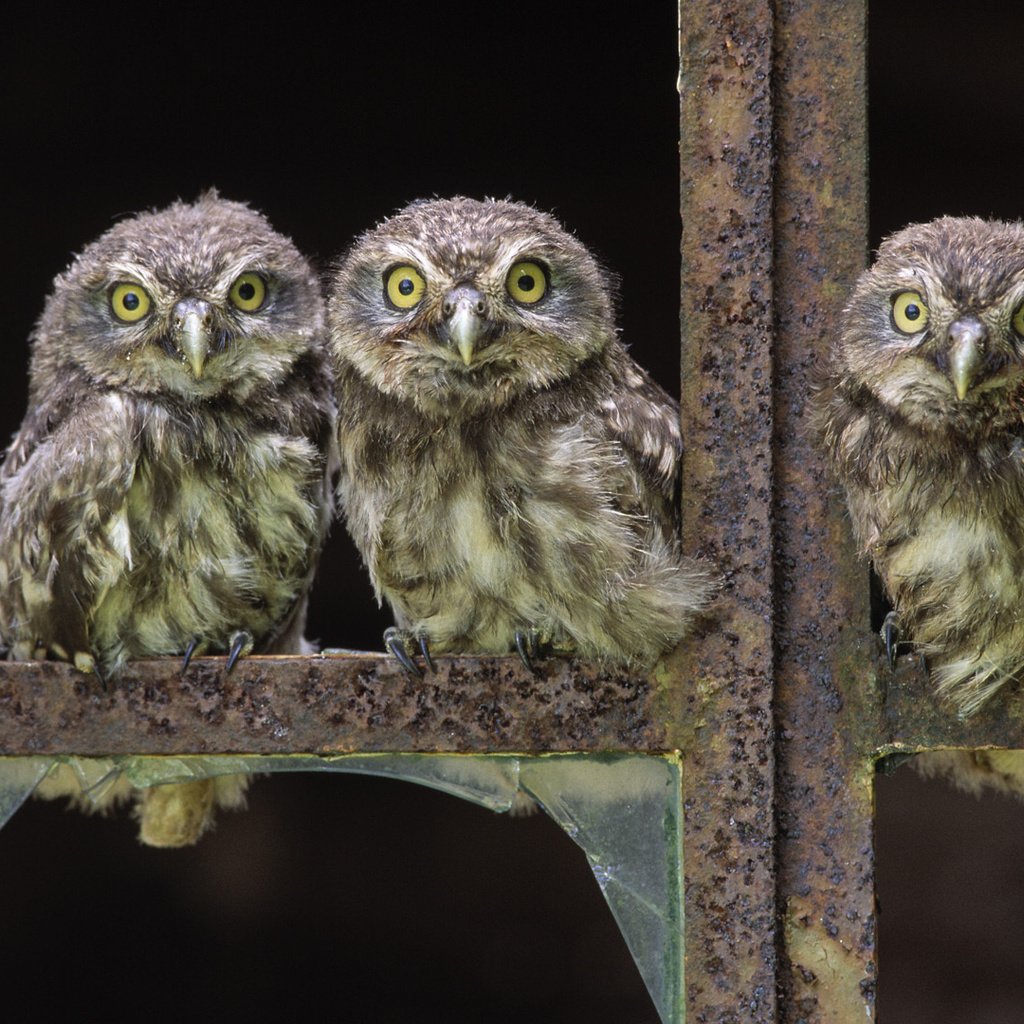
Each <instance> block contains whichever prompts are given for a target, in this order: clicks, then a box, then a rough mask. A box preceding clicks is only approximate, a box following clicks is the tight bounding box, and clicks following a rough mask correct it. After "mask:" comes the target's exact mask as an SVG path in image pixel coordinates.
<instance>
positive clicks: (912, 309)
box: [903, 302, 921, 320]
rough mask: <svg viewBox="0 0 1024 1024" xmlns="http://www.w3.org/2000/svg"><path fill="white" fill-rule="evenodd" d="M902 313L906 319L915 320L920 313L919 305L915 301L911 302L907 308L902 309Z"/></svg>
mask: <svg viewBox="0 0 1024 1024" xmlns="http://www.w3.org/2000/svg"><path fill="white" fill-rule="evenodd" d="M903 315H904V316H905V317H906V318H907V319H908V320H916V319H917V318H918V317H919V316H920V315H921V307H920V306H918V305H917V304H916V303H914V302H911V303H910V304H909V305H908V306H907V308H906V309H905V310H903Z"/></svg>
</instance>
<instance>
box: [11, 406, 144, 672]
mask: <svg viewBox="0 0 1024 1024" xmlns="http://www.w3.org/2000/svg"><path fill="white" fill-rule="evenodd" d="M72 409H73V411H72ZM137 436H138V430H137V429H136V425H135V424H134V416H133V410H132V409H130V408H129V407H128V406H127V405H126V403H125V402H124V401H123V400H122V399H121V398H119V397H117V396H115V395H94V396H90V397H88V398H86V399H85V400H84V401H81V402H80V404H79V405H77V406H74V405H73V403H69V402H65V403H64V405H63V407H61V406H59V405H56V404H54V405H49V406H46V407H40V408H38V409H35V410H32V411H30V414H29V415H28V416H27V417H26V420H25V423H24V424H23V426H22V429H21V431H20V432H19V433H18V435H17V436H16V437H15V439H14V441H13V443H12V444H11V447H10V449H9V450H8V453H7V457H6V459H5V461H4V464H3V467H2V470H0V495H2V509H0V627H2V629H3V633H4V635H5V638H6V639H7V640H8V641H9V642H11V643H12V644H13V645H14V650H15V654H16V656H18V657H27V656H29V655H30V654H31V652H33V651H35V650H36V649H38V648H39V647H43V648H46V649H47V650H48V651H50V652H52V653H54V654H56V655H57V656H59V657H64V658H68V659H74V658H75V656H76V655H78V654H88V652H89V650H90V647H89V636H88V626H89V620H90V618H91V615H92V612H93V610H94V609H95V608H96V606H97V604H98V603H99V601H100V600H102V597H103V595H104V593H105V591H106V589H107V587H109V586H110V584H111V583H112V582H113V581H114V580H115V579H116V578H117V577H118V576H119V575H120V574H121V573H123V572H124V571H125V570H126V568H128V567H130V565H131V546H130V537H129V532H128V524H127V519H126V515H125V498H126V495H127V493H128V488H129V487H130V485H131V481H132V477H133V474H134V470H135V458H136V452H137V440H136V438H137Z"/></svg>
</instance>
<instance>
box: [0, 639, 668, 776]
mask: <svg viewBox="0 0 1024 1024" xmlns="http://www.w3.org/2000/svg"><path fill="white" fill-rule="evenodd" d="M436 660H437V672H436V673H430V672H428V673H426V674H425V676H424V678H423V679H422V680H417V679H411V678H410V677H409V675H408V674H407V673H406V672H405V671H404V670H403V669H402V668H401V667H400V666H399V665H398V664H397V663H396V662H395V661H394V660H393V659H391V658H388V657H385V656H383V655H373V654H365V655H349V656H344V657H251V658H246V659H244V660H243V661H241V662H239V663H238V665H237V666H236V667H235V669H234V671H233V672H231V673H230V674H228V673H226V672H225V671H224V669H225V664H224V659H223V658H206V659H203V658H198V659H195V660H194V661H193V663H192V664H191V665H190V666H189V668H188V670H187V671H186V672H185V673H184V674H182V673H181V663H180V661H179V660H176V659H175V660H153V661H140V662H134V663H132V664H131V665H129V666H128V668H127V670H126V671H125V673H124V675H123V677H122V678H121V679H119V680H118V681H117V683H116V685H111V686H109V687H108V688H106V689H105V688H104V687H103V686H101V685H100V684H99V682H98V681H97V680H96V679H95V677H88V676H82V675H81V674H80V673H78V672H76V671H75V670H74V669H73V668H72V667H71V666H69V665H66V664H62V663H57V662H40V663H4V664H0V753H2V754H4V755H8V756H10V755H15V756H16V755H21V754H33V755H34V754H78V755H80V756H105V755H111V754H186V753H195V754H212V753H251V754H276V753H311V754H319V753H341V752H350V751H360V752H374V751H409V752H431V751H444V752H458V753H462V752H472V753H491V752H493V753H506V752H520V751H531V752H538V753H546V752H551V751H574V750H575V751H606V750H617V751H625V750H630V751H638V752H647V751H661V750H664V749H666V737H665V734H664V730H663V729H662V728H661V727H660V726H659V725H656V724H653V723H654V722H655V721H656V719H655V718H654V715H653V713H652V709H651V705H652V703H653V700H654V693H655V690H656V686H655V685H654V684H653V683H652V682H651V681H650V680H648V678H647V677H646V676H645V675H643V674H631V673H629V672H627V671H626V670H620V669H614V668H609V667H606V666H600V665H594V664H589V663H586V662H579V661H576V660H573V659H563V658H550V659H544V660H542V661H541V662H540V663H539V664H538V666H537V667H536V669H537V670H536V672H534V673H531V672H528V671H527V670H526V669H525V667H524V666H523V665H522V664H521V663H520V662H519V660H518V658H513V657H508V658H441V657H439V658H437V659H436Z"/></svg>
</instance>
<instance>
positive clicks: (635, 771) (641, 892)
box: [0, 754, 683, 1024]
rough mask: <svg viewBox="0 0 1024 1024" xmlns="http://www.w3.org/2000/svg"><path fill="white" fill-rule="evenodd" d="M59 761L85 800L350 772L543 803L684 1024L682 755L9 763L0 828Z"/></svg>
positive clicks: (0, 774) (644, 971)
mask: <svg viewBox="0 0 1024 1024" xmlns="http://www.w3.org/2000/svg"><path fill="white" fill-rule="evenodd" d="M58 763H66V764H69V765H70V766H71V767H72V769H73V770H74V771H76V773H77V774H78V776H79V779H80V781H81V784H82V786H83V790H85V791H86V792H89V791H91V790H96V791H99V790H101V789H102V788H104V787H106V786H109V785H112V784H113V782H114V781H116V780H117V778H118V777H119V776H121V775H122V774H123V775H124V776H125V777H126V778H127V779H128V781H129V782H131V783H132V785H134V786H140V787H145V786H152V785H158V784H160V783H165V782H182V781H187V780H190V779H199V778H208V777H210V776H214V775H230V774H236V773H244V774H261V773H265V772H308V771H328V772H351V773H357V774H365V775H377V776H383V777H388V778H394V779H402V780H405V781H409V782H415V783H418V784H420V785H425V786H430V787H431V788H433V789H438V790H441V791H442V792H445V793H449V794H451V795H453V796H457V797H460V798H461V799H464V800H469V801H471V802H473V803H476V804H478V805H480V806H483V807H486V808H488V809H490V810H492V811H507V810H509V809H511V808H512V807H513V806H514V805H516V804H517V803H521V802H522V801H523V794H526V795H527V796H528V797H529V798H532V799H533V800H535V801H536V802H537V803H538V804H539V805H540V806H541V807H542V808H543V809H544V811H545V812H546V813H547V814H548V815H549V816H550V817H551V818H553V819H554V820H555V821H556V822H557V823H558V825H559V826H560V827H561V828H562V829H563V830H564V831H565V832H566V834H567V835H568V836H569V837H570V838H571V839H572V840H573V842H575V843H576V844H577V845H578V846H580V847H581V849H582V850H583V852H584V854H585V855H586V857H587V860H588V862H589V864H590V867H591V870H592V871H593V873H594V877H595V878H596V880H597V883H598V885H599V886H600V888H601V892H602V894H603V895H604V897H605V900H606V901H607V903H608V905H609V907H610V909H611V911H612V914H613V916H614V918H615V920H616V922H617V924H618V926H619V929H620V930H621V932H622V934H623V937H624V938H625V940H626V944H627V946H628V947H629V950H630V953H631V954H632V956H633V959H634V962H635V963H636V965H637V968H638V970H639V971H640V974H641V976H642V977H643V980H644V984H645V985H646V986H647V990H648V992H649V993H650V995H651V999H652V1000H653V1002H654V1005H655V1007H656V1008H657V1010H658V1014H659V1017H660V1018H661V1020H662V1022H663V1024H681V1021H682V992H683V979H682V969H683V903H682V899H683V897H682V804H681V792H682V789H681V785H680V781H681V765H680V762H679V759H678V757H674V756H655V755H647V754H548V755H535V756H516V755H508V754H340V755H336V756H312V755H303V754H280V755H271V756H256V755H244V756H231V755H216V756H203V755H186V756H182V757H156V756H149V755H146V756H138V757H112V758H72V757H57V758H49V757H47V758H24V757H20V758H5V757H0V827H2V826H3V825H4V824H6V822H7V821H8V820H9V819H10V817H11V816H12V815H13V814H14V813H15V812H16V811H17V810H18V808H19V807H20V806H21V804H22V803H23V802H24V801H25V799H26V798H27V797H28V796H29V795H30V794H31V792H32V790H33V789H35V787H36V785H37V784H38V783H39V782H40V780H41V779H42V778H43V777H44V776H45V775H46V773H47V772H48V771H49V770H50V768H51V766H52V765H54V764H58Z"/></svg>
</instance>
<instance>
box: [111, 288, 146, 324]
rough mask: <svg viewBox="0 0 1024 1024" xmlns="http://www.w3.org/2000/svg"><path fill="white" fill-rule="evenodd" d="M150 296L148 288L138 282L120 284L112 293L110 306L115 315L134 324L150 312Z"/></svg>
mask: <svg viewBox="0 0 1024 1024" xmlns="http://www.w3.org/2000/svg"><path fill="white" fill-rule="evenodd" d="M149 306H150V301H149V296H148V295H147V294H146V289H145V288H143V287H142V286H141V285H137V284H119V285H115V286H114V290H113V291H112V292H111V293H110V308H111V309H112V310H113V311H114V316H116V317H117V319H118V320H123V321H124V322H125V323H128V324H133V323H135V321H136V320H141V319H142V318H143V317H144V316H145V315H146V314H147V313H148V312H149Z"/></svg>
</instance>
